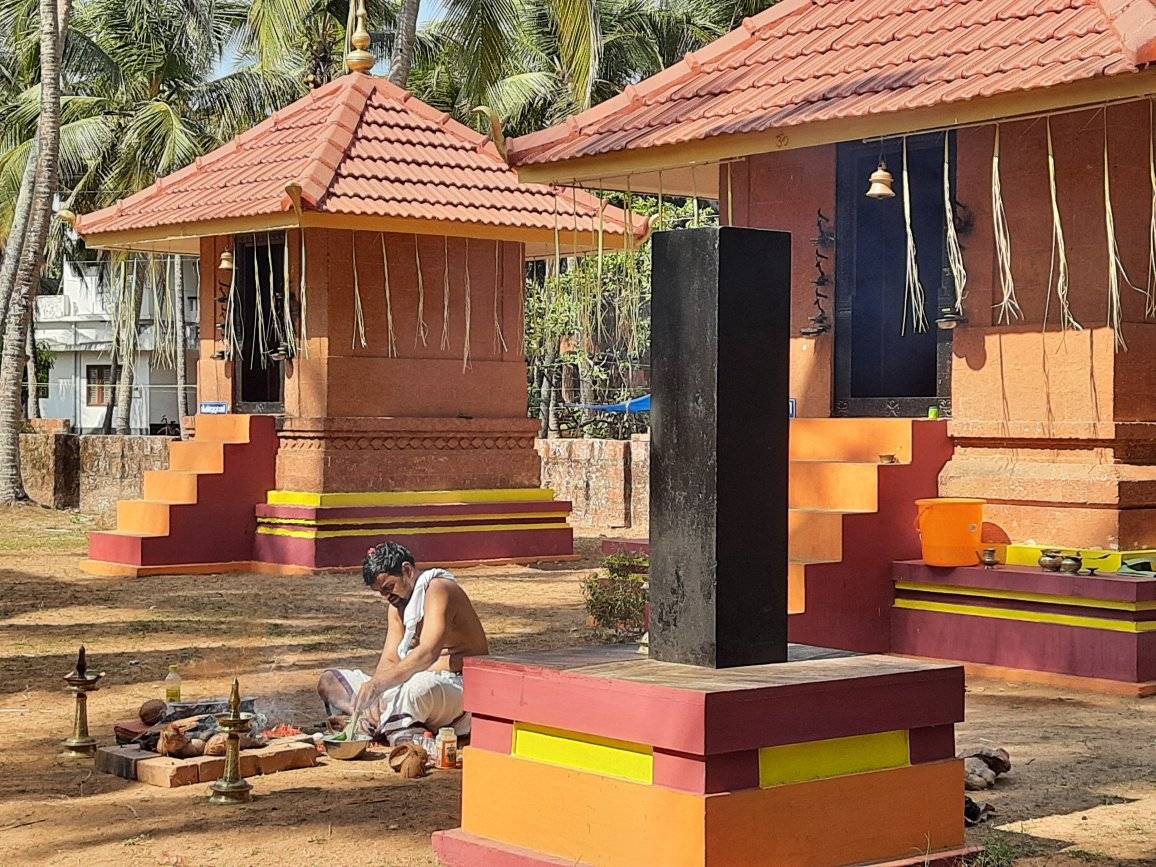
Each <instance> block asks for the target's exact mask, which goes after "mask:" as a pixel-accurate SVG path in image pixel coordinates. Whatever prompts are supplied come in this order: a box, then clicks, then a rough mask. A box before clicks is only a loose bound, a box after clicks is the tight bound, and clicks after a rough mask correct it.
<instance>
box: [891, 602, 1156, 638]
mask: <svg viewBox="0 0 1156 867" xmlns="http://www.w3.org/2000/svg"><path fill="white" fill-rule="evenodd" d="M895 607H896V608H907V609H911V610H914V611H939V612H941V613H943V614H966V615H968V616H970V617H991V618H994V619H997V620H1019V621H1021V622H1025V623H1053V624H1055V625H1057V626H1080V627H1083V628H1085V629H1108V630H1111V631H1112V632H1153V631H1156V620H1154V621H1150V622H1141V623H1135V622H1131V621H1127V620H1106V619H1104V618H1102V617H1082V616H1079V615H1076V614H1046V613H1043V612H1040V611H1017V610H1015V609H1010V608H985V607H983V606H980V605H956V604H953V603H951V602H924V601H923V600H922V599H896V600H895Z"/></svg>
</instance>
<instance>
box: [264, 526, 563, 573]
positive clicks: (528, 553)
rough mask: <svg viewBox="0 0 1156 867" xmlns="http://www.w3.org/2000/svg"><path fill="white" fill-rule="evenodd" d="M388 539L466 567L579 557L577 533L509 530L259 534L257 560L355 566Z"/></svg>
mask: <svg viewBox="0 0 1156 867" xmlns="http://www.w3.org/2000/svg"><path fill="white" fill-rule="evenodd" d="M389 539H394V540H395V541H399V542H401V543H403V544H404V545H405V546H406V547H407V548H409V549H410V551H412V552H413V555H414V556H415V557H416V558H417V559H418V561H419V562H423V563H461V562H470V561H481V560H525V559H542V560H548V559H550V558H551V557H560V558H568V557H571V556H572V555H573V553H574V531H573V530H572V529H570V528H569V527H567V528H565V529H551V530H504V531H499V532H486V531H480V532H463V533H430V534H428V535H423V534H412V535H405V536H394V535H391V534H390V532H389V531H388V530H384V529H383V530H382V531H381V532H380V533H374V534H372V535H361V536H346V537H335V538H321V539H313V538H302V537H297V536H275V535H270V534H265V533H258V534H257V539H256V542H255V543H254V548H255V552H256V559H258V560H261V561H262V562H265V563H280V564H284V565H293V566H306V567H309V568H311V569H325V568H340V567H345V566H356V565H358V564H359V563H361V561H362V560H364V559H365V552H366V550H367V549H368V548H370V547H372V546H374V545H379V544H381V543H382V542H385V541H387V540H389Z"/></svg>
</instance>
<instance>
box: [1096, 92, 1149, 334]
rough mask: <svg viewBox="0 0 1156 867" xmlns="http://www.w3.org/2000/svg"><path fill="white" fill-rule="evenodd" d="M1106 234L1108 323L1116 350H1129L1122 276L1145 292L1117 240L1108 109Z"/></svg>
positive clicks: (1105, 132)
mask: <svg viewBox="0 0 1156 867" xmlns="http://www.w3.org/2000/svg"><path fill="white" fill-rule="evenodd" d="M1104 234H1105V235H1106V237H1107V241H1108V325H1109V326H1110V327H1111V328H1112V332H1113V334H1114V335H1115V339H1116V351H1117V352H1119V351H1120V350H1121V349H1122V350H1124V351H1125V352H1126V351H1127V350H1128V344H1127V343H1126V342H1125V341H1124V311H1123V309H1122V302H1121V298H1120V278H1121V277H1123V278H1124V282H1125V283H1127V284H1128V285H1129V286H1131V287H1132V288H1133V289H1135V290H1136V291H1137V292H1140V293H1143V292H1144V290H1143V289H1139V288H1137V286H1136V284H1134V283H1133V282H1132V281H1131V280H1130V279H1129V278H1128V271H1127V270H1126V269H1125V268H1124V260H1123V259H1121V258H1120V245H1119V243H1118V242H1117V240H1116V215H1115V213H1113V211H1112V173H1111V169H1110V168H1109V161H1108V109H1107V108H1105V109H1104Z"/></svg>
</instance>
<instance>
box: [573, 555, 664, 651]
mask: <svg viewBox="0 0 1156 867" xmlns="http://www.w3.org/2000/svg"><path fill="white" fill-rule="evenodd" d="M603 566H604V567H605V569H606V573H605V574H599V575H593V576H591V577H590V578H587V579H586V580H585V581H584V582H582V595H583V596H584V597H585V598H586V611H587V613H589V615H590V617H591V619H592V620H593V621H594V623H595V625H596V626H599V627H601V628H602V629H611V630H614V631H615V632H626V633H635V634H636V633H639V632H641V631H642V628H643V613H644V609H645V607H646V574H647V569H648V568H649V566H650V558H649V557H647V556H646V555H645V554H612V555H611V556H609V557H607V558H606V559H605V560H604V561H603Z"/></svg>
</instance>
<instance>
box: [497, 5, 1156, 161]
mask: <svg viewBox="0 0 1156 867" xmlns="http://www.w3.org/2000/svg"><path fill="white" fill-rule="evenodd" d="M1152 61H1156V0H782V2H780V3H778V4H776V5H775V6H773V7H771V8H770V9H768V10H767V11H765V12H763V13H760V14H759V15H756V16H754V17H752V18H748V19H745V20H744V21H743V23H742V26H740V27H737V28H736V29H735V30H734V31H732V32H731V33H728V34H727V35H726V36H723V37H722V38H721V39H718V40H717V41H715V42H713V43H711V44H710V45H708V46H706V47H705V48H702V49H700V50H699V51H696V52H694V53H693V54H690V55H687V57H685V58H684V59H683V60H682V61H681V62H679V63H677V64H675V65H673V66H671V67H670V68H668V69H666V70H664V71H662V72H660V73H659V74H658V75H655V76H654V77H652V78H650V79H647V80H646V81H643V82H640V83H639V84H637V85H634V86H632V87H630V88H628V89H627V91H628V92H626V93H623V94H621V95H619V96H617V97H614V98H613V99H609V100H607V101H606V102H604V103H602V104H601V105H597V106H595V107H594V108H592V109H590V110H589V111H586V112H584V113H582V114H580V115H578V116H577V117H572V118H570V119H569V120H568V121H567V122H566V123H564V124H559V125H557V126H555V127H551V128H550V129H546V130H542V131H541V132H537V133H531V134H530V135H526V136H522V137H520V138H516V139H514V140H513V141H511V142H510V150H509V156H510V161H511V163H513V164H514V165H532V164H539V163H551V162H561V161H565V160H571V159H578V158H581V157H588V156H596V155H599V154H606V153H611V152H615V151H630V150H639V149H643V148H648V147H656V146H659V145H665V144H680V143H686V142H690V141H695V140H702V139H708V138H712V137H716V136H722V135H732V134H741V133H753V132H765V131H768V130H777V129H787V128H789V127H791V126H794V125H798V124H802V123H806V122H812V121H822V120H845V119H849V118H856V117H865V116H867V115H870V114H877V113H885V112H899V111H904V110H909V109H916V108H925V107H929V106H933V105H939V104H944V103H951V102H957V101H962V100H968V99H975V98H978V97H987V96H996V95H1000V94H1006V93H1013V92H1019V91H1028V90H1034V89H1037V88H1044V87H1050V86H1053V85H1056V84H1064V83H1071V82H1076V81H1080V80H1083V79H1088V78H1094V77H1100V76H1108V75H1120V74H1124V73H1128V72H1135V71H1137V70H1138V69H1139V68H1141V67H1142V66H1144V65H1145V64H1147V63H1149V62H1152Z"/></svg>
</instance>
